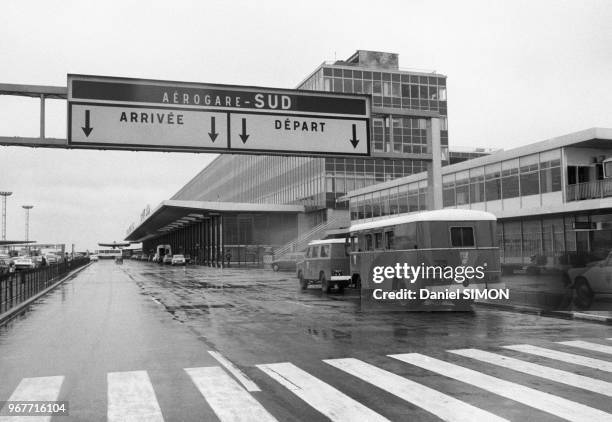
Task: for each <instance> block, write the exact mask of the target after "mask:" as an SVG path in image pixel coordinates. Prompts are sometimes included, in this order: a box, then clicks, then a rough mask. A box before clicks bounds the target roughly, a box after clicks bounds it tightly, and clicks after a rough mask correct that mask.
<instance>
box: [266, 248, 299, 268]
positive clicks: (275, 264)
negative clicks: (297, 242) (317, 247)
mask: <svg viewBox="0 0 612 422" xmlns="http://www.w3.org/2000/svg"><path fill="white" fill-rule="evenodd" d="M304 254H305V253H304V252H292V253H287V254H285V255H283V256H281V257H279V258H278V259H275V260H274V261H272V269H273V270H274V271H280V270H283V271H295V270H296V269H297V263H298V262H300V261H303V260H304Z"/></svg>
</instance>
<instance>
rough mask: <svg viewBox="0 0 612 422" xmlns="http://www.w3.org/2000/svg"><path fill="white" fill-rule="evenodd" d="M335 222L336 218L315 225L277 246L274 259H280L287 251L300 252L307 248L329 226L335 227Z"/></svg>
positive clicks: (320, 236) (321, 235)
mask: <svg viewBox="0 0 612 422" xmlns="http://www.w3.org/2000/svg"><path fill="white" fill-rule="evenodd" d="M333 222H334V220H330V221H325V222H323V223H321V224H319V225H317V226H314V227H313V228H312V229H310V230H308V231H307V232H305V233H303V234H302V235H301V236H299V237H297V238H295V239H294V240H292V241H291V242H289V243H286V244H285V245H283V246H281V247H280V248H277V249H276V250H275V251H274V259H278V258H280V257H281V256H283V255H285V254H287V253H291V252H299V251H301V250H303V249H305V248H306V246H308V243H310V242H311V241H313V240H316V239H320V238H322V237H323V236H324V235H325V232H326V231H327V228H328V227H330V226H332V227H333V225H332V223H333Z"/></svg>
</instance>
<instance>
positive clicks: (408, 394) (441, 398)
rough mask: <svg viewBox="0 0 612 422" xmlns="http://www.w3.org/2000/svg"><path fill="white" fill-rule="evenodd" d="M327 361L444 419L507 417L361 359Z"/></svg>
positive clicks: (472, 419) (326, 361)
mask: <svg viewBox="0 0 612 422" xmlns="http://www.w3.org/2000/svg"><path fill="white" fill-rule="evenodd" d="M324 362H325V363H328V364H330V365H332V366H333V367H335V368H338V369H340V370H342V371H344V372H347V373H349V374H351V375H353V376H355V377H357V378H360V379H362V380H364V381H366V382H368V383H370V384H372V385H375V386H376V387H378V388H380V389H382V390H385V391H387V392H389V393H391V394H393V395H395V396H397V397H399V398H401V399H403V400H405V401H407V402H410V403H412V404H414V405H415V406H418V407H420V408H422V409H425V410H426V411H428V412H430V413H433V414H434V415H436V416H438V417H440V418H442V419H443V420H445V421H461V422H472V421H492V422H493V421H497V422H501V421H506V419H503V418H501V417H499V416H496V415H494V414H492V413H489V412H487V411H485V410H482V409H480V408H478V407H475V406H472V405H471V404H468V403H465V402H463V401H461V400H458V399H455V398H454V397H451V396H448V395H446V394H443V393H441V392H439V391H436V390H434V389H432V388H429V387H426V386H424V385H421V384H418V383H416V382H414V381H411V380H409V379H407V378H404V377H401V376H399V375H396V374H394V373H392V372H389V371H386V370H384V369H380V368H378V367H376V366H373V365H370V364H369V363H366V362H363V361H361V360H359V359H354V358H347V359H326V360H324Z"/></svg>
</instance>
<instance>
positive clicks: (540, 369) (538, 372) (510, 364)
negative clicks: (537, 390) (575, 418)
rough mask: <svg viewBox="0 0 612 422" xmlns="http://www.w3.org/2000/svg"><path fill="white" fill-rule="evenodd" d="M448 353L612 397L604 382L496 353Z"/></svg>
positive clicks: (465, 351)
mask: <svg viewBox="0 0 612 422" xmlns="http://www.w3.org/2000/svg"><path fill="white" fill-rule="evenodd" d="M449 352H451V353H455V354H457V355H461V356H466V357H468V358H472V359H477V360H479V361H481V362H486V363H490V364H493V365H498V366H502V367H504V368H509V369H512V370H514V371H518V372H522V373H524V374H528V375H533V376H534V377H540V378H545V379H548V380H551V381H555V382H559V383H561V384H567V385H571V386H572V387H577V388H582V389H583V390H588V391H593V392H595V393H599V394H603V395H605V396H608V397H612V383H609V382H606V381H602V380H598V379H595V378H590V377H585V376H583V375H578V374H574V373H572V372H567V371H562V370H560V369H554V368H549V367H548V366H543V365H538V364H536V363H531V362H526V361H523V360H519V359H515V358H510V357H507V356H503V355H498V354H496V353H490V352H485V351H484V350H478V349H460V350H449Z"/></svg>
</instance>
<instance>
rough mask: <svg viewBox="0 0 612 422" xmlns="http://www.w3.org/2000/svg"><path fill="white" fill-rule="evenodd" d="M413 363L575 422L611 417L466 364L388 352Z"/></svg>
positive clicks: (610, 418)
mask: <svg viewBox="0 0 612 422" xmlns="http://www.w3.org/2000/svg"><path fill="white" fill-rule="evenodd" d="M389 356H390V357H392V358H395V359H399V360H401V361H403V362H406V363H409V364H411V365H416V366H418V367H420V368H424V369H427V370H428V371H432V372H435V373H437V374H440V375H443V376H446V377H449V378H453V379H456V380H458V381H461V382H465V383H467V384H471V385H474V386H476V387H478V388H482V389H483V390H487V391H490V392H492V393H494V394H498V395H500V396H502V397H506V398H509V399H511V400H514V401H517V402H519V403H522V404H525V405H527V406H530V407H533V408H535V409H538V410H542V411H544V412H547V413H550V414H552V415H555V416H558V417H560V418H562V419H566V420H569V421H575V422H584V421H591V422H594V421H602V422H604V421H610V420H612V415H611V414H610V413H606V412H604V411H601V410H598V409H594V408H592V407H589V406H585V405H583V404H580V403H577V402H573V401H571V400H567V399H564V398H562V397H558V396H554V395H552V394H548V393H545V392H542V391H538V390H535V389H533V388H530V387H525V386H523V385H521V384H517V383H514V382H510V381H506V380H503V379H501V378H496V377H492V376H490V375H486V374H483V373H481V372H478V371H474V370H472V369H468V368H464V367H462V366H459V365H455V364H452V363H449V362H445V361H442V360H439V359H434V358H430V357H428V356H425V355H421V354H420V353H406V354H400V355H389Z"/></svg>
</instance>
